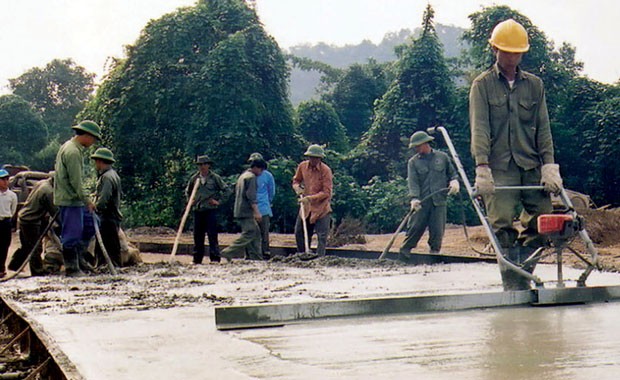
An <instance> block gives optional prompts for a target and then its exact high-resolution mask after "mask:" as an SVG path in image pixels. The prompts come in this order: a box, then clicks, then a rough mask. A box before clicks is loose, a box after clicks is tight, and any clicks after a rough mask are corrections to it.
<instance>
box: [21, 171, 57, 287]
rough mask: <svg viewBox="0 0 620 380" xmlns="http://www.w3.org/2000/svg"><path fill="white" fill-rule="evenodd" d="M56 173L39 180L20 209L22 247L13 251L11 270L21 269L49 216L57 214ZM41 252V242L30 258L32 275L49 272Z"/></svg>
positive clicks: (41, 274)
mask: <svg viewBox="0 0 620 380" xmlns="http://www.w3.org/2000/svg"><path fill="white" fill-rule="evenodd" d="M54 175H55V173H54V172H52V173H51V176H50V178H48V179H45V180H43V181H39V183H37V184H36V186H35V187H34V189H32V192H31V193H30V194H29V195H28V198H27V199H26V203H24V207H22V208H21V210H19V213H18V215H17V224H18V225H19V241H20V243H21V247H20V248H18V249H17V250H16V251H15V252H14V253H13V257H12V258H11V262H10V263H9V269H10V270H13V271H16V270H17V269H19V267H20V266H21V265H22V263H23V262H24V260H26V258H27V256H28V254H30V251H32V249H33V248H34V246H35V244H36V243H37V240H39V237H40V236H41V234H42V233H43V231H44V229H45V224H47V223H48V218H50V217H53V216H54V215H56V211H57V210H58V208H57V207H56V206H55V205H54ZM41 252H42V249H41V244H39V246H38V248H37V250H36V252H35V253H34V254H33V255H32V257H31V258H30V263H29V265H30V274H31V275H32V276H43V275H45V274H47V271H46V270H45V269H44V268H43V261H42V259H41Z"/></svg>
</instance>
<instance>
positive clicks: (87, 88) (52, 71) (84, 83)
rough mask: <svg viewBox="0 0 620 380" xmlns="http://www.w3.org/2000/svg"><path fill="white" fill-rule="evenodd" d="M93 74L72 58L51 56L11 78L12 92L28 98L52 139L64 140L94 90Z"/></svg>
mask: <svg viewBox="0 0 620 380" xmlns="http://www.w3.org/2000/svg"><path fill="white" fill-rule="evenodd" d="M94 79H95V74H93V73H89V72H87V71H86V69H84V68H83V67H81V66H79V65H77V64H76V63H75V62H73V60H71V59H63V60H61V59H54V60H53V61H51V62H50V63H48V64H47V65H45V67H34V68H32V69H30V70H28V71H26V72H25V73H23V74H22V75H20V76H19V77H17V78H14V79H10V80H9V84H10V88H11V90H12V91H13V93H14V94H15V95H19V96H21V97H22V98H24V99H25V100H26V101H28V102H29V103H30V104H31V106H32V107H33V108H34V109H35V110H36V111H37V112H39V114H40V115H41V117H42V118H43V121H44V122H45V124H46V125H47V127H48V129H49V135H50V138H52V139H57V140H58V141H64V140H66V139H67V138H69V137H70V136H71V134H72V132H71V129H70V128H69V127H70V126H72V125H73V123H74V121H75V120H74V119H75V116H76V115H77V114H78V112H80V111H81V110H82V108H84V104H86V102H87V101H88V99H89V97H90V95H91V94H92V92H93V89H94Z"/></svg>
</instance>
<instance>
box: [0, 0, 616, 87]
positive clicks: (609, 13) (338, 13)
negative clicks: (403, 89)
mask: <svg viewBox="0 0 620 380" xmlns="http://www.w3.org/2000/svg"><path fill="white" fill-rule="evenodd" d="M194 3H195V0H0V4H1V5H2V8H1V12H0V52H1V56H0V92H1V93H6V92H7V91H8V90H7V85H8V80H7V79H8V78H14V77H16V76H19V75H20V74H22V73H23V72H24V71H26V70H27V69H29V68H31V67H34V66H43V65H45V64H46V63H48V62H49V61H51V60H52V59H54V58H69V57H70V58H73V59H74V60H75V61H76V62H77V63H78V64H80V65H82V66H84V67H86V68H87V69H88V70H89V71H92V72H95V73H97V74H98V75H99V76H100V75H101V74H103V73H104V72H105V64H106V61H107V58H108V57H110V56H115V57H120V56H122V54H123V45H126V44H131V43H133V42H134V41H135V40H136V38H137V37H138V35H139V33H140V30H141V29H142V28H143V27H144V25H145V24H146V23H147V22H148V20H150V19H152V18H157V17H159V16H161V15H163V14H165V13H168V12H171V11H173V10H174V9H176V8H177V7H179V6H186V5H193V4H194ZM427 3H428V2H427V1H426V0H258V1H257V9H258V13H259V16H260V18H261V20H262V22H263V24H264V25H265V27H266V29H267V31H268V32H269V33H270V34H272V35H273V36H274V37H275V38H276V40H277V41H278V43H279V44H280V46H281V47H283V48H286V47H289V46H292V45H296V44H300V43H316V42H319V41H323V42H327V43H333V44H338V45H342V44H347V43H349V44H355V43H359V42H360V41H362V40H364V39H370V40H371V41H373V42H379V41H380V40H381V39H382V37H383V36H384V35H385V33H387V32H393V31H398V30H400V29H402V28H409V29H413V28H415V27H417V26H418V25H419V24H420V22H421V19H422V12H423V10H424V8H425V6H426V4H427ZM430 3H431V4H432V5H433V7H434V8H435V21H436V22H438V23H442V24H452V25H456V26H461V27H469V26H470V24H469V20H468V18H467V15H469V14H470V13H472V12H474V11H476V10H479V9H480V7H481V6H482V5H492V4H506V5H508V6H510V7H512V8H514V9H517V10H518V11H520V12H522V13H523V14H525V15H526V16H528V17H529V18H530V19H531V20H532V22H533V23H534V24H535V25H537V26H538V27H539V28H541V29H542V30H543V31H544V32H545V33H546V34H547V36H548V37H550V38H551V39H553V40H554V41H555V42H556V45H559V44H561V43H562V42H563V41H566V42H570V43H571V44H573V45H575V46H576V47H577V58H578V59H580V60H582V61H583V62H585V70H584V71H585V73H586V74H587V75H588V76H590V77H591V78H594V79H597V80H599V81H603V82H608V83H612V82H615V81H617V80H618V79H619V78H620V42H619V39H618V37H617V35H618V33H617V32H616V31H617V29H618V26H617V24H618V22H619V21H618V16H620V1H618V0H589V1H587V0H506V1H503V2H501V1H486V0H432V1H430Z"/></svg>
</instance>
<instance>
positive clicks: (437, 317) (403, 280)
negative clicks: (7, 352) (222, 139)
mask: <svg viewBox="0 0 620 380" xmlns="http://www.w3.org/2000/svg"><path fill="white" fill-rule="evenodd" d="M579 273H580V271H577V270H567V271H566V275H567V277H572V278H576V277H577V276H578V275H579ZM537 274H539V275H540V276H541V277H543V278H553V276H554V274H555V267H554V266H551V265H541V266H539V267H538V268H537ZM590 284H591V285H619V284H620V275H618V274H613V273H594V274H593V275H592V277H591V281H590ZM499 290H501V280H500V276H499V271H498V269H497V266H496V265H491V264H450V265H436V266H420V267H408V266H402V265H398V264H397V263H379V262H375V263H372V262H370V263H369V262H357V261H347V260H344V261H335V260H334V259H329V260H325V261H323V262H316V263H311V262H310V263H301V262H289V263H264V262H245V261H236V262H234V264H232V265H203V266H190V265H185V264H175V265H170V264H147V265H145V266H142V267H139V268H136V269H129V270H126V271H125V272H124V273H122V274H121V275H120V276H117V277H110V276H105V275H99V276H90V277H86V278H81V279H65V278H63V277H47V278H28V279H20V280H17V281H14V282H10V283H6V284H4V286H3V290H2V293H3V296H8V297H11V298H12V299H13V300H14V301H15V302H18V303H20V306H21V307H23V308H24V309H25V310H27V311H28V312H29V314H30V315H31V316H32V317H33V318H35V319H36V320H37V321H39V322H40V323H41V324H42V325H43V327H44V328H45V330H46V331H47V332H48V334H49V335H50V336H51V337H53V339H54V340H56V342H57V343H58V344H59V346H60V347H61V348H62V349H63V351H64V352H65V353H66V354H67V356H68V357H69V358H70V359H71V360H72V361H73V362H74V363H75V364H76V366H77V368H78V369H79V370H80V372H81V373H82V374H83V375H84V377H85V378H87V379H250V378H258V379H401V378H407V379H409V378H415V379H451V378H453V377H455V376H458V378H459V379H534V378H536V379H592V378H595V379H598V380H600V379H616V378H618V377H619V374H620V343H617V342H619V341H620V329H618V328H617V326H618V323H619V322H620V303H609V304H598V305H587V306H584V305H573V306H563V307H538V308H537V307H528V308H510V309H487V310H474V311H466V312H450V313H427V314H419V315H396V316H391V317H382V318H368V317H367V318H355V319H330V320H320V321H313V322H309V323H304V324H294V325H287V326H285V327H282V328H271V329H256V330H240V331H229V332H219V331H217V330H216V329H215V321H214V307H215V305H218V304H222V303H225V304H248V303H264V302H304V301H311V300H324V299H332V300H333V299H341V298H347V299H348V298H358V297H379V296H389V295H404V294H411V295H416V294H417V295H424V294H459V293H472V292H480V291H499ZM205 295H206V296H205Z"/></svg>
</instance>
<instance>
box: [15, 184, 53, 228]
mask: <svg viewBox="0 0 620 380" xmlns="http://www.w3.org/2000/svg"><path fill="white" fill-rule="evenodd" d="M57 209H58V208H57V207H56V206H54V185H53V184H52V180H50V179H46V180H43V181H39V183H37V184H36V185H35V187H34V189H32V192H31V193H30V194H28V198H27V199H26V203H24V207H22V208H21V210H19V213H18V214H17V221H18V222H19V224H37V225H38V224H41V222H42V220H43V218H44V217H45V216H46V215H48V214H49V215H54V214H55V213H56V210H57Z"/></svg>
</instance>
